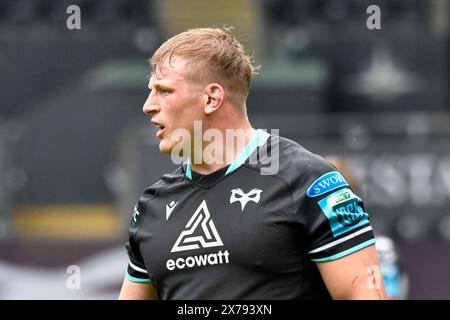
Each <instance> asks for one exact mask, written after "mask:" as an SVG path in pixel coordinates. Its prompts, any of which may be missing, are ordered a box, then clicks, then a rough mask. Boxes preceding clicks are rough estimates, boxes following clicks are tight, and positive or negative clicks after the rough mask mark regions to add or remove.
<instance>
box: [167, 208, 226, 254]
mask: <svg viewBox="0 0 450 320" xmlns="http://www.w3.org/2000/svg"><path fill="white" fill-rule="evenodd" d="M199 227H201V229H202V231H203V234H202V235H197V236H194V235H193V234H194V233H195V232H196V231H197V229H198V228H199ZM203 235H204V236H203ZM200 246H201V247H203V248H212V247H220V246H223V242H222V240H221V239H220V236H219V234H218V233H217V230H216V227H215V226H214V222H213V221H212V219H211V215H210V214H209V210H208V207H207V205H206V201H205V200H203V201H202V203H201V204H200V206H199V207H198V208H197V210H196V211H195V213H194V215H193V216H192V217H191V219H189V221H188V223H187V224H186V226H185V227H184V230H183V231H182V232H181V234H180V236H179V237H178V239H177V241H175V244H174V245H173V247H172V250H171V251H170V252H179V251H186V250H195V249H199V248H200Z"/></svg>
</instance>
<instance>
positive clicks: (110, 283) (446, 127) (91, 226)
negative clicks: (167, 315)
mask: <svg viewBox="0 0 450 320" xmlns="http://www.w3.org/2000/svg"><path fill="white" fill-rule="evenodd" d="M71 4H76V5H78V6H79V7H80V9H81V30H68V29H67V27H66V19H67V18H68V17H69V14H67V13H66V9H67V7H68V6H69V5H71ZM371 4H376V5H378V6H379V7H380V8H381V30H368V29H367V27H366V20H367V18H368V17H369V15H368V14H367V13H366V9H367V7H368V6H369V5H371ZM449 16H450V1H448V0H384V1H382V0H370V1H366V0H283V1H282V0H260V1H258V0H215V1H206V0H190V1H183V0H145V1H144V0H97V1H89V0H70V1H66V0H58V1H56V0H55V1H50V0H0V84H1V85H0V101H1V104H0V299H115V298H117V295H118V292H119V288H120V285H121V282H122V280H123V276H124V272H125V267H126V263H127V257H126V253H125V250H124V242H125V241H126V229H127V225H128V221H129V219H130V216H131V214H132V210H133V206H134V203H135V201H136V199H137V197H138V195H139V193H140V192H141V191H142V190H143V188H144V187H145V186H147V185H150V184H151V183H152V182H153V181H155V180H156V179H158V177H159V176H160V175H161V174H162V173H163V172H165V171H167V170H171V169H172V167H173V166H172V164H171V163H170V161H169V159H170V158H169V157H167V156H164V155H161V154H159V152H158V148H157V141H155V138H154V132H153V128H151V127H150V126H149V119H148V118H147V117H146V116H144V114H143V113H142V105H143V103H144V101H145V99H146V96H147V94H148V90H147V79H146V77H147V76H148V74H149V69H148V66H147V63H146V59H147V58H148V57H150V56H151V54H152V52H153V51H154V50H155V48H157V47H158V45H159V44H160V43H161V41H163V40H164V39H166V38H167V37H168V36H170V35H173V34H174V33H177V32H180V31H183V30H185V29H186V28H189V27H195V26H221V25H229V26H234V27H235V34H236V35H238V37H239V38H240V39H242V40H243V42H244V43H245V44H246V45H247V47H248V48H249V49H250V51H251V52H253V53H254V56H255V60H256V62H257V63H259V64H261V65H262V71H261V73H260V75H259V76H257V77H256V79H255V80H254V82H253V85H252V92H251V94H250V97H249V101H248V112H249V116H250V118H251V119H252V122H253V124H254V126H256V127H259V128H264V129H277V128H279V129H280V134H281V135H283V136H286V137H289V138H291V139H294V140H296V141H298V142H299V143H301V144H303V145H304V146H305V147H307V148H309V149H311V150H312V151H314V152H316V153H319V154H322V155H329V154H333V155H338V156H341V157H342V158H344V159H345V160H346V161H347V163H348V165H349V166H350V170H351V171H352V173H353V174H354V175H355V177H356V178H357V180H358V182H359V184H360V188H361V194H362V196H363V197H364V199H365V202H366V207H367V210H368V212H369V213H370V214H371V217H372V218H371V219H372V223H373V225H374V227H375V231H376V232H377V233H378V234H384V235H388V236H390V237H391V238H392V239H394V240H395V242H396V244H397V246H398V250H399V253H400V256H401V258H402V261H403V264H404V267H405V270H406V271H407V272H408V274H409V276H410V290H409V295H408V297H409V298H411V299H450V272H449V270H450V99H449V98H450V96H449V90H448V89H449V73H450V66H449V57H450V55H449V39H450V38H449V34H450V26H449ZM71 265H76V266H79V267H80V271H81V282H80V284H81V288H79V289H76V288H75V289H73V288H72V289H71V288H70V286H67V281H68V279H69V277H70V276H71V274H70V273H67V271H68V267H69V266H71Z"/></svg>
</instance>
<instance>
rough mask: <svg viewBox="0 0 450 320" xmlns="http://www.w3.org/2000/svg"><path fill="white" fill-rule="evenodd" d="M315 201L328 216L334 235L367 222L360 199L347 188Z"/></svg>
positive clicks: (367, 217)
mask: <svg viewBox="0 0 450 320" xmlns="http://www.w3.org/2000/svg"><path fill="white" fill-rule="evenodd" d="M317 203H318V204H319V206H320V208H321V209H322V211H323V212H324V213H325V216H326V217H327V218H328V221H329V222H330V227H331V231H332V232H333V236H335V237H336V236H338V235H340V234H343V233H345V232H348V231H350V230H352V229H355V228H358V227H360V226H362V225H364V224H366V223H368V222H369V215H368V214H367V213H365V212H364V209H363V207H362V203H363V202H362V200H361V199H360V198H359V197H358V196H356V195H355V194H354V193H353V192H352V190H350V189H349V188H344V189H342V190H339V191H336V192H334V193H332V194H330V195H328V196H327V197H325V198H324V199H322V200H320V201H319V202H317Z"/></svg>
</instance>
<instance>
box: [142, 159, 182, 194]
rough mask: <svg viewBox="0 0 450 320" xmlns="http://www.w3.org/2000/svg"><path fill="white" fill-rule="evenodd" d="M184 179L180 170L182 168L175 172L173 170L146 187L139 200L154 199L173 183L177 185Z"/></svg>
mask: <svg viewBox="0 0 450 320" xmlns="http://www.w3.org/2000/svg"><path fill="white" fill-rule="evenodd" d="M183 177H184V172H183V170H182V167H178V168H177V169H176V170H174V171H173V172H172V173H166V174H164V175H163V176H162V177H161V179H159V180H158V181H156V182H155V183H153V184H152V185H151V186H149V187H147V188H146V189H145V190H144V192H143V194H142V198H141V200H144V199H149V198H151V197H154V196H155V195H156V193H157V192H158V191H159V190H161V189H164V188H166V187H168V186H170V185H172V184H174V183H177V182H179V181H182V180H183Z"/></svg>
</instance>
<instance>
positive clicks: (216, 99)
mask: <svg viewBox="0 0 450 320" xmlns="http://www.w3.org/2000/svg"><path fill="white" fill-rule="evenodd" d="M205 94H206V103H205V113H206V114H212V113H213V112H214V111H216V110H218V109H219V108H220V107H221V106H222V104H223V99H224V96H225V91H224V90H223V87H222V86H221V85H220V84H218V83H210V84H208V85H207V86H206V88H205Z"/></svg>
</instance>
